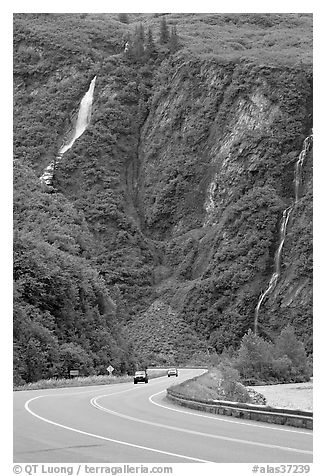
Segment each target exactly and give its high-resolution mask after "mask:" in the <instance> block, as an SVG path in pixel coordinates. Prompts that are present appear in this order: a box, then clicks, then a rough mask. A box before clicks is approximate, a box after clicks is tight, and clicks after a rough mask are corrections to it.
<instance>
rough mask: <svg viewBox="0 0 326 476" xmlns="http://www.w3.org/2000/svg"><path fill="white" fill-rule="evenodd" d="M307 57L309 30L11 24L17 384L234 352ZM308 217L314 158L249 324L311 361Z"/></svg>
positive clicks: (268, 18)
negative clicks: (88, 111) (85, 103)
mask: <svg viewBox="0 0 326 476" xmlns="http://www.w3.org/2000/svg"><path fill="white" fill-rule="evenodd" d="M164 22H165V24H166V27H165V30H164V28H163V26H162V25H163V24H164ZM126 43H128V45H129V46H128V48H129V49H128V48H127V50H128V51H126V52H124V49H125V45H126ZM311 55H312V16H311V15H309V14H232V15H231V14H176V13H171V14H128V15H127V17H124V18H122V17H121V15H120V16H119V15H118V14H86V13H84V14H16V15H14V159H15V174H14V190H15V194H14V219H15V234H14V270H15V275H14V278H15V298H14V311H15V312H14V339H15V347H14V348H15V353H14V355H15V362H14V368H15V380H16V383H18V384H19V383H23V382H24V381H25V382H30V381H35V380H38V379H40V378H50V377H53V376H58V377H63V376H67V373H68V372H69V369H71V368H75V367H78V368H79V369H80V370H81V372H82V373H84V374H85V375H88V374H93V373H95V374H96V373H103V372H105V368H106V366H107V365H108V363H111V364H112V365H113V366H114V367H115V368H116V370H117V372H120V373H124V372H132V370H133V369H134V368H135V367H136V366H137V363H139V361H144V362H145V361H147V359H148V360H150V361H151V362H150V363H152V364H155V363H159V362H165V363H166V364H169V363H175V362H178V361H180V360H181V361H182V363H186V361H185V360H187V359H189V361H190V360H191V357H192V356H194V355H195V354H196V352H197V351H198V350H199V351H200V352H199V354H200V356H199V357H200V359H202V358H203V356H207V358H208V356H209V355H210V356H212V355H213V354H214V352H218V353H219V352H221V351H222V350H223V348H224V347H229V346H231V345H232V346H234V347H239V344H240V341H241V338H242V336H243V335H244V334H245V333H246V332H247V331H248V329H250V328H252V326H253V321H254V311H255V306H256V304H257V301H258V299H259V296H260V294H261V293H262V292H263V291H264V289H266V286H267V284H268V282H269V279H270V277H271V274H272V273H273V258H274V253H275V250H276V249H277V247H278V244H279V227H280V222H281V218H282V213H283V210H284V209H285V208H286V207H288V206H290V205H292V204H293V200H294V191H293V174H294V168H295V164H296V162H297V160H298V157H299V154H300V151H301V150H302V147H303V141H304V139H305V137H307V136H308V135H309V134H310V132H311V127H312V64H311ZM94 76H96V77H97V79H96V85H95V91H94V98H93V109H92V116H91V123H90V125H89V127H88V128H87V130H86V131H85V132H84V134H83V135H82V136H81V137H80V138H79V139H78V140H77V141H76V142H75V144H74V145H73V147H72V148H71V149H70V150H69V151H67V152H66V153H65V154H64V156H63V158H62V160H61V161H59V162H58V163H57V164H56V167H55V173H54V177H53V183H52V186H45V185H44V184H41V183H40V181H39V180H38V177H40V176H41V174H42V172H43V171H44V169H45V167H46V166H47V165H48V164H49V163H50V162H51V161H52V160H55V158H56V156H57V153H58V150H59V149H60V147H61V145H62V144H64V143H65V140H66V138H67V137H68V136H69V134H70V133H71V130H72V129H73V128H74V124H75V122H76V117H77V114H78V109H79V104H80V101H81V99H82V97H83V95H84V94H85V92H86V91H87V89H88V87H89V84H90V82H91V80H92V78H94ZM311 207H312V148H310V149H309V151H308V154H307V158H306V160H305V162H304V164H303V169H302V178H301V186H300V199H299V201H298V203H297V204H296V206H295V208H294V210H293V213H292V215H291V219H290V221H289V224H288V230H287V236H286V240H285V243H284V248H283V254H282V266H281V275H280V279H279V281H278V283H277V286H276V287H275V288H274V289H273V292H272V293H270V294H269V295H268V296H267V298H266V300H265V301H264V303H263V306H262V310H261V315H260V321H259V326H260V327H259V332H261V333H263V335H264V336H265V337H266V336H268V338H269V339H272V340H273V339H275V338H276V337H277V335H279V333H280V331H281V330H282V329H283V328H284V327H286V326H287V325H288V324H292V325H293V326H294V328H295V332H296V334H297V335H298V337H299V338H300V339H301V340H302V341H303V342H304V344H305V347H306V350H307V351H308V352H309V353H310V352H311V351H312V338H311V336H312V261H311V256H312V250H311V248H312V239H311V229H312V223H311V220H312V218H311ZM157 303H160V306H161V310H159V311H158V309H157ZM158 324H159V325H158ZM159 326H161V331H162V332H161V331H160V327H159ZM162 326H163V327H162ZM164 326H167V329H168V332H165V331H164ZM134 336H137V337H138V339H141V338H142V336H146V338H144V341H142V342H141V344H140V342H139V341H138V339H135V338H134ZM207 351H208V352H207ZM199 357H198V359H199ZM209 358H211V357H209ZM200 359H199V360H200Z"/></svg>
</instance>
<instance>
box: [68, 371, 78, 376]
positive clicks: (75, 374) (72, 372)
mask: <svg viewBox="0 0 326 476" xmlns="http://www.w3.org/2000/svg"><path fill="white" fill-rule="evenodd" d="M69 375H70V377H78V376H79V370H70V372H69Z"/></svg>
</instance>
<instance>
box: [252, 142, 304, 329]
mask: <svg viewBox="0 0 326 476" xmlns="http://www.w3.org/2000/svg"><path fill="white" fill-rule="evenodd" d="M311 143H312V133H311V134H310V135H309V136H308V137H306V138H305V140H304V142H303V148H302V151H301V152H300V155H299V158H298V160H297V162H296V164H295V168H294V180H293V182H294V196H295V201H294V203H293V205H291V206H290V207H288V208H286V209H285V210H284V211H283V217H282V222H281V228H280V242H279V246H278V248H277V250H276V253H275V257H274V273H273V274H272V277H271V279H270V280H269V283H268V286H267V288H266V290H265V291H264V292H263V293H262V294H261V296H260V298H259V301H258V304H257V306H256V309H255V320H254V333H255V334H257V330H258V318H259V310H260V307H261V305H262V303H263V301H264V299H265V297H266V296H267V294H269V293H270V292H271V291H272V290H273V289H274V288H275V286H276V283H277V281H278V278H279V276H280V274H281V256H282V248H283V245H284V241H285V237H286V229H287V226H288V222H289V218H290V215H291V213H292V211H293V209H294V207H295V206H296V205H297V203H298V201H299V191H300V190H299V189H300V184H301V176H302V165H303V162H304V160H305V158H306V156H307V153H308V150H309V148H310V145H311Z"/></svg>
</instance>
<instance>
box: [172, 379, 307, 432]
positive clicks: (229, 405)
mask: <svg viewBox="0 0 326 476" xmlns="http://www.w3.org/2000/svg"><path fill="white" fill-rule="evenodd" d="M167 397H168V399H170V400H171V401H173V402H175V403H177V404H178V405H182V406H184V407H187V408H192V409H194V410H201V411H204V412H208V413H214V414H216V415H226V416H232V417H236V418H242V419H245V420H257V421H262V422H266V423H275V424H277V425H289V426H295V427H298V428H307V429H309V430H312V428H313V413H312V412H307V411H304V410H292V409H287V408H274V407H269V406H266V405H252V404H250V403H237V402H228V401H225V400H201V399H193V398H188V397H185V396H184V395H182V394H180V393H177V392H175V391H173V389H172V388H168V389H167Z"/></svg>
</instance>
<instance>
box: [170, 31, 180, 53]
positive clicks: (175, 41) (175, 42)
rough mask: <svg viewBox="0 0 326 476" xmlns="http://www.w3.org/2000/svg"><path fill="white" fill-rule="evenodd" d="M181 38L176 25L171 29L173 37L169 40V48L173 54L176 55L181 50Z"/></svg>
mask: <svg viewBox="0 0 326 476" xmlns="http://www.w3.org/2000/svg"><path fill="white" fill-rule="evenodd" d="M179 46H180V45H179V37H178V33H177V27H176V26H175V25H174V26H172V27H171V35H170V39H169V48H170V51H171V53H175V52H176V51H178V49H179Z"/></svg>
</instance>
